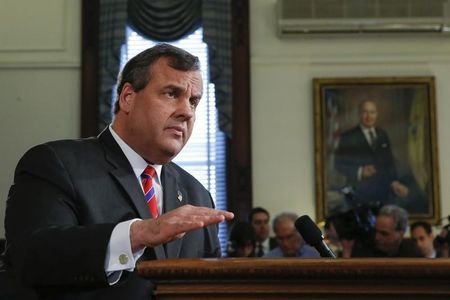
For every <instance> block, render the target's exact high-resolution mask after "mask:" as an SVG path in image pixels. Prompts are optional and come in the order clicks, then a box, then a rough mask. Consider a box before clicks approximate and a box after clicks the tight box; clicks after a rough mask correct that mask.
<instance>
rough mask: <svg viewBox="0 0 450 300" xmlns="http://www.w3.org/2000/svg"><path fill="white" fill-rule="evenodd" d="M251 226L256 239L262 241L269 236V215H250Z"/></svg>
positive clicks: (262, 213)
mask: <svg viewBox="0 0 450 300" xmlns="http://www.w3.org/2000/svg"><path fill="white" fill-rule="evenodd" d="M252 226H253V229H255V234H256V240H257V241H259V242H263V241H265V240H266V239H267V238H268V237H269V216H268V215H267V214H266V213H264V212H259V213H255V214H254V215H253V217H252Z"/></svg>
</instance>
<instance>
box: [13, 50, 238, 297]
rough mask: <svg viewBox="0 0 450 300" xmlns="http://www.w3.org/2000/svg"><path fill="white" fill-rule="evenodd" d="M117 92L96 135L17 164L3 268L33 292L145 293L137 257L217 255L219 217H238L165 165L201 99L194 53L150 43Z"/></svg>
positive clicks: (36, 152) (40, 149)
mask: <svg viewBox="0 0 450 300" xmlns="http://www.w3.org/2000/svg"><path fill="white" fill-rule="evenodd" d="M117 94H118V99H117V102H116V106H115V118H114V121H113V123H112V125H111V126H109V127H108V128H106V129H105V130H104V131H103V132H102V133H101V134H100V135H99V136H98V137H96V138H89V139H82V140H64V141H55V142H49V143H45V144H42V145H39V146H36V147H34V148H32V149H31V150H29V151H28V152H27V153H26V154H25V155H24V156H23V157H22V159H21V160H20V162H19V164H18V166H17V168H16V172H15V177H14V184H13V186H12V187H11V189H10V193H9V196H8V201H7V209H6V218H5V229H6V239H7V252H6V253H7V264H8V266H9V268H10V270H11V271H12V272H13V273H14V274H15V276H16V277H17V278H18V279H19V280H20V281H21V282H22V283H24V284H25V285H26V286H28V287H31V288H32V289H34V290H35V291H36V293H37V295H38V296H39V298H40V299H109V300H111V299H150V297H151V289H152V286H151V283H150V282H149V281H148V280H144V279H143V278H140V277H139V276H138V275H137V273H136V270H135V266H136V261H137V260H140V259H165V258H177V257H217V256H219V255H220V246H219V241H218V238H217V226H216V224H217V223H219V222H221V221H224V220H229V219H231V218H233V214H232V213H230V212H226V211H220V210H215V209H214V208H213V207H214V204H213V201H212V199H211V196H210V194H209V192H208V191H207V190H206V189H205V188H204V187H203V186H202V185H201V184H200V183H199V182H198V181H197V180H196V179H195V178H193V177H192V176H191V175H190V174H188V173H187V172H186V171H184V170H183V169H181V168H180V167H179V166H177V165H176V164H174V163H172V162H171V160H172V159H173V158H174V157H175V156H176V155H177V154H178V153H179V151H180V150H181V149H182V148H183V146H184V145H185V144H186V142H187V140H188V139H189V137H190V135H191V133H192V128H193V124H194V120H195V109H196V107H197V104H198V103H199V101H200V98H201V96H202V78H201V72H200V70H199V62H198V58H197V57H195V56H192V55H191V54H189V53H187V52H186V51H184V50H182V49H179V48H176V47H173V46H170V45H166V44H161V45H158V46H156V47H153V48H150V49H147V50H146V51H144V52H142V53H140V54H139V55H137V56H136V57H134V58H133V59H131V60H130V61H129V62H128V63H127V65H126V66H125V67H124V69H123V71H122V73H121V75H120V77H119V81H118V87H117ZM148 168H150V169H153V171H152V172H148V171H147V170H148ZM144 171H145V173H146V174H143V172H144ZM148 174H150V175H148ZM145 176H146V177H145ZM141 181H142V183H144V182H147V183H150V184H149V185H148V186H147V187H146V186H145V183H144V186H142V185H141ZM144 193H147V194H148V195H150V194H151V195H150V197H149V198H147V200H148V201H149V203H150V202H152V203H153V204H152V205H153V206H152V205H151V207H152V209H154V210H155V211H152V212H151V211H150V210H149V207H148V206H147V203H146V198H145V197H144ZM153 195H155V197H154V196H153ZM151 213H154V214H155V215H153V216H152V215H151Z"/></svg>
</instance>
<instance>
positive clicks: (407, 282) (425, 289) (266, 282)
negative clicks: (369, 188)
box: [137, 258, 450, 300]
mask: <svg viewBox="0 0 450 300" xmlns="http://www.w3.org/2000/svg"><path fill="white" fill-rule="evenodd" d="M137 268H138V272H139V274H140V275H141V276H143V277H145V278H148V279H149V280H152V281H153V282H154V283H155V285H156V287H155V295H156V299H234V300H237V299H450V259H425V258H424V259H420V258H418V259H399V258H395V259H385V258H383V259H328V258H321V259H296V258H292V259H284V258H283V259H257V258H247V259H232V258H223V259H168V260H153V261H144V262H140V263H139V264H138V266H137Z"/></svg>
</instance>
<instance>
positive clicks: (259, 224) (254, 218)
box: [248, 207, 277, 257]
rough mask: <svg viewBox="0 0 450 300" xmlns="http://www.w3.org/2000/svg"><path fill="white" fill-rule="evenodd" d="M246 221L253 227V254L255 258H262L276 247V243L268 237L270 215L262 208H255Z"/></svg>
mask: <svg viewBox="0 0 450 300" xmlns="http://www.w3.org/2000/svg"><path fill="white" fill-rule="evenodd" d="M248 221H249V222H250V224H251V225H252V226H253V229H254V230H255V235H256V248H255V253H256V256H257V257H261V256H264V255H265V254H266V253H268V252H269V251H270V250H272V249H273V248H275V247H276V246H277V242H276V240H275V239H274V238H271V237H269V235H270V225H269V222H270V215H269V212H268V211H267V210H266V209H264V208H262V207H255V208H253V209H252V210H251V211H250V214H249V216H248Z"/></svg>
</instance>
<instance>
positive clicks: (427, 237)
mask: <svg viewBox="0 0 450 300" xmlns="http://www.w3.org/2000/svg"><path fill="white" fill-rule="evenodd" d="M411 237H412V239H413V240H414V242H415V243H416V246H417V248H418V249H419V250H420V253H422V254H423V255H424V256H430V255H431V254H432V253H433V250H434V247H433V241H434V235H433V233H430V234H428V233H427V232H426V231H425V229H424V228H423V227H422V226H417V227H416V228H414V230H412V231H411Z"/></svg>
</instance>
